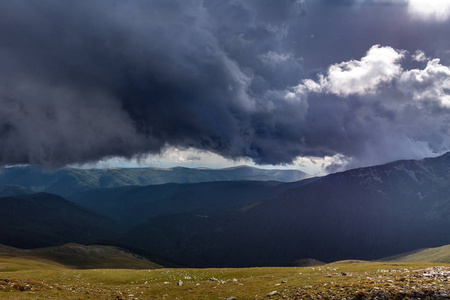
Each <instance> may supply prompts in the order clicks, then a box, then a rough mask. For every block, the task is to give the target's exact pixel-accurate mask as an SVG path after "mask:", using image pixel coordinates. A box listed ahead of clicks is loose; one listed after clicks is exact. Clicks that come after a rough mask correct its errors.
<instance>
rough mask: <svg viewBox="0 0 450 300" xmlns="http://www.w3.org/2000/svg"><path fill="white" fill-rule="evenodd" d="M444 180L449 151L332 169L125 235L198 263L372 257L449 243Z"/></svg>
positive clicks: (449, 192) (448, 177)
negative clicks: (273, 193)
mask: <svg viewBox="0 0 450 300" xmlns="http://www.w3.org/2000/svg"><path fill="white" fill-rule="evenodd" d="M449 183H450V154H446V155H443V156H441V157H437V158H430V159H424V160H420V161H398V162H394V163H390V164H386V165H382V166H376V167H370V168H361V169H356V170H350V171H347V172H342V173H337V174H332V175H329V176H326V177H323V178H319V179H318V180H316V181H314V182H312V183H310V184H307V185H305V186H302V187H298V188H293V189H290V190H288V191H286V192H284V193H283V194H281V195H279V196H277V197H275V198H273V199H269V200H266V201H262V202H260V203H256V204H254V205H251V206H249V207H246V208H245V209H240V210H234V211H232V212H225V213H220V214H216V215H210V216H208V217H207V218H205V217H202V216H199V215H196V214H183V215H180V214H179V215H175V214H174V215H170V216H158V217H155V218H153V219H151V220H149V221H148V222H147V223H145V224H142V225H140V226H137V227H135V228H134V229H132V230H131V231H130V232H129V233H128V234H127V236H126V237H125V240H126V242H127V243H128V244H133V246H134V247H135V248H139V249H142V250H143V251H145V250H146V249H151V251H152V252H153V253H155V254H158V255H162V256H165V257H166V258H168V259H172V260H175V261H178V262H180V261H182V260H183V257H187V258H188V259H187V260H186V261H187V264H188V265H198V266H263V265H291V264H292V263H293V262H294V261H297V260H298V259H303V258H315V259H318V260H321V261H328V262H330V261H336V260H342V259H377V258H380V257H387V256H390V255H394V254H397V253H401V252H407V251H411V250H414V249H418V248H424V247H435V246H440V245H444V244H448V243H450V217H449V215H450V184H449ZM143 236H145V237H146V239H145V240H144V239H142V238H141V239H140V238H139V237H143Z"/></svg>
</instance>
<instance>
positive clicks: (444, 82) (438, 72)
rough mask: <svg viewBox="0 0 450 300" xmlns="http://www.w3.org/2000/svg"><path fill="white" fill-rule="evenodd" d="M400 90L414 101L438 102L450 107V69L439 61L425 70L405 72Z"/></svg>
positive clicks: (400, 81)
mask: <svg viewBox="0 0 450 300" xmlns="http://www.w3.org/2000/svg"><path fill="white" fill-rule="evenodd" d="M399 84H400V89H401V90H402V91H403V92H404V93H405V94H411V95H412V98H413V99H414V100H418V101H420V100H432V101H438V102H439V103H440V104H441V105H442V106H444V107H450V68H449V67H447V66H444V65H442V64H440V60H439V59H433V60H431V61H429V62H428V63H427V66H426V67H425V69H423V70H419V69H413V70H409V71H405V72H404V73H403V74H402V75H401V77H400V79H399Z"/></svg>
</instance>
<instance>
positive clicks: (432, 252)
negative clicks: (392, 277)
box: [380, 245, 450, 264]
mask: <svg viewBox="0 0 450 300" xmlns="http://www.w3.org/2000/svg"><path fill="white" fill-rule="evenodd" d="M380 261H393V262H394V261H395V262H433V263H446V264H448V263H450V245H445V246H441V247H436V248H427V249H419V250H415V251H412V252H408V253H402V254H398V255H394V256H391V257H387V258H382V259H380Z"/></svg>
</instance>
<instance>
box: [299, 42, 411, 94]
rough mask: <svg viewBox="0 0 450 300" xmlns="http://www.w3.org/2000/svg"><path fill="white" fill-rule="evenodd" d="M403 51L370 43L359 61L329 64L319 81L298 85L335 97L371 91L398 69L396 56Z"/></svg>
mask: <svg viewBox="0 0 450 300" xmlns="http://www.w3.org/2000/svg"><path fill="white" fill-rule="evenodd" d="M404 54H405V52H404V51H398V50H395V49H394V48H392V47H381V46H380V45H374V46H372V48H370V50H369V51H368V52H367V54H366V56H365V57H363V58H362V59H361V60H351V61H347V62H342V63H339V64H335V65H331V66H330V67H329V68H328V73H327V74H326V76H324V75H319V82H314V81H312V80H305V81H303V84H302V86H304V87H305V88H306V89H308V90H309V91H312V92H316V93H317V92H325V93H331V94H335V95H338V96H343V97H345V96H349V95H364V94H372V93H375V92H376V91H377V89H378V88H379V87H380V86H381V85H382V84H385V83H389V82H391V81H392V80H393V79H394V78H395V77H397V76H398V75H399V74H401V72H402V67H401V65H400V62H399V61H400V59H401V58H403V57H404Z"/></svg>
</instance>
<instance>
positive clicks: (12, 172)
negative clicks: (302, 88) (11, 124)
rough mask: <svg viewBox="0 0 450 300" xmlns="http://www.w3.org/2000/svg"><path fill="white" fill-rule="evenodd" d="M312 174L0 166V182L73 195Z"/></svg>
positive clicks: (255, 170) (244, 168)
mask: <svg viewBox="0 0 450 300" xmlns="http://www.w3.org/2000/svg"><path fill="white" fill-rule="evenodd" d="M308 177H310V176H309V175H308V174H306V173H304V172H301V171H299V170H265V169H258V168H252V167H247V166H240V167H236V168H227V169H204V168H198V169H190V168H184V167H175V168H170V169H158V168H111V169H75V168H64V169H59V170H53V171H51V170H43V169H40V168H37V167H8V168H3V169H1V170H0V186H3V185H18V186H21V187H23V188H24V191H25V190H26V189H28V190H31V191H33V192H47V193H53V194H57V195H61V196H69V195H73V194H75V193H79V192H84V191H87V190H91V189H99V188H113V187H120V186H129V185H141V186H146V185H154V184H164V183H199V182H214V181H242V180H252V181H281V182H294V181H299V180H302V179H305V178H308ZM16 189H18V188H16Z"/></svg>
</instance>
